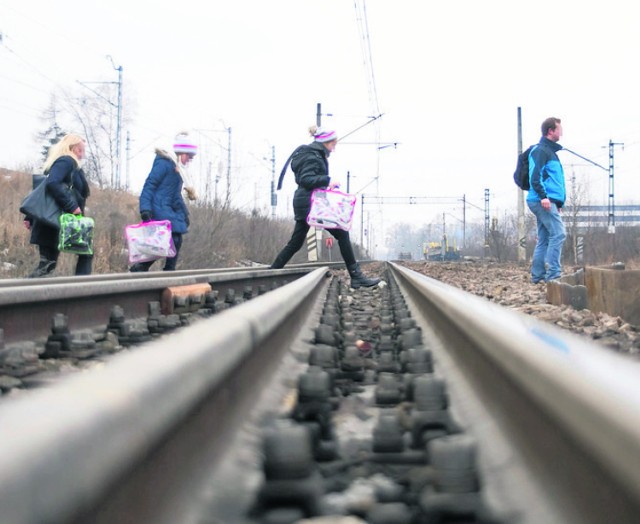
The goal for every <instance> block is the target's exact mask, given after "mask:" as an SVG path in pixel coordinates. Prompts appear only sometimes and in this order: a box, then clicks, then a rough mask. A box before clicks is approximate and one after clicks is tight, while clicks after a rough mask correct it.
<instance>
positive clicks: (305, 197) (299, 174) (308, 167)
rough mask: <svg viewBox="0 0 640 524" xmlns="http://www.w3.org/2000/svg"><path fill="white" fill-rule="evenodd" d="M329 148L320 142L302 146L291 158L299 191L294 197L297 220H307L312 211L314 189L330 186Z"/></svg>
mask: <svg viewBox="0 0 640 524" xmlns="http://www.w3.org/2000/svg"><path fill="white" fill-rule="evenodd" d="M327 156H328V152H327V148H325V147H324V146H323V145H322V144H321V143H319V142H313V143H311V144H309V145H305V146H300V147H299V148H298V149H296V150H295V151H294V152H293V154H292V156H291V170H292V171H293V172H294V174H295V175H296V184H298V189H296V192H295V193H294V195H293V212H294V216H295V219H296V220H306V219H307V215H308V214H309V211H310V209H311V193H312V192H313V190H314V189H318V188H325V187H327V186H328V185H329V182H330V181H331V178H329V162H328V161H327Z"/></svg>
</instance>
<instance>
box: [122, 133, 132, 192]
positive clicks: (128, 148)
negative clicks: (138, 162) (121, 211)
mask: <svg viewBox="0 0 640 524" xmlns="http://www.w3.org/2000/svg"><path fill="white" fill-rule="evenodd" d="M126 152H127V154H126V157H125V158H126V160H127V169H126V174H125V183H124V188H125V190H127V191H128V190H129V186H130V184H131V175H130V171H129V166H130V161H131V137H130V136H129V130H127V145H126Z"/></svg>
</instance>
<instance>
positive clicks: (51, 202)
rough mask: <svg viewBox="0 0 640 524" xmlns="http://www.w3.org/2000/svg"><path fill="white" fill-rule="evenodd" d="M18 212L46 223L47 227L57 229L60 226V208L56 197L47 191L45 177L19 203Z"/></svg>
mask: <svg viewBox="0 0 640 524" xmlns="http://www.w3.org/2000/svg"><path fill="white" fill-rule="evenodd" d="M20 213H23V214H25V215H27V216H28V217H31V218H32V219H34V220H39V221H40V222H42V223H44V224H46V225H47V226H49V227H53V228H55V229H58V228H59V227H60V215H62V209H60V206H58V203H57V202H56V199H55V198H53V196H52V195H51V193H49V191H47V183H46V179H43V180H42V181H41V182H40V183H39V184H38V185H37V186H36V187H35V188H34V189H33V191H31V193H29V194H28V195H27V196H26V197H25V198H24V200H23V201H22V203H21V204H20Z"/></svg>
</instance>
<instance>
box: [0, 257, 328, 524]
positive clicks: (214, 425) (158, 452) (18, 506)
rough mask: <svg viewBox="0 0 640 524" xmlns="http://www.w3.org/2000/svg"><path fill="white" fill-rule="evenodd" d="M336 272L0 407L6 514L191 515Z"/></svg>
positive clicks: (90, 518) (34, 518) (40, 518)
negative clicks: (207, 478)
mask: <svg viewBox="0 0 640 524" xmlns="http://www.w3.org/2000/svg"><path fill="white" fill-rule="evenodd" d="M326 274H327V269H326V268H319V269H316V270H315V271H313V272H310V273H309V272H308V271H307V274H306V275H304V276H302V277H301V278H298V279H297V280H295V281H293V282H292V283H290V284H289V285H287V286H283V287H281V288H278V289H276V290H273V291H271V292H269V293H267V294H265V295H262V296H259V297H257V298H255V299H253V300H251V301H248V302H245V303H243V304H241V305H239V306H237V307H235V308H232V309H229V310H226V311H223V312H221V313H220V314H219V315H214V316H213V317H211V318H209V319H205V320H202V321H200V322H198V323H196V324H195V325H193V326H191V327H189V328H188V329H186V330H183V331H180V332H176V333H174V334H171V335H167V336H165V337H163V338H161V339H159V340H157V341H155V342H151V343H149V344H148V345H146V346H145V347H142V348H139V349H137V350H136V351H133V352H130V353H126V354H120V355H117V356H116V357H115V358H114V360H113V361H111V362H110V363H109V365H107V366H105V367H103V368H101V369H98V370H92V371H91V372H87V373H85V374H81V375H76V376H74V377H72V378H70V379H69V380H68V381H66V382H64V383H59V384H56V385H53V386H51V387H49V388H45V389H42V390H38V391H34V392H32V393H30V394H29V395H25V396H24V397H22V398H17V399H14V401H12V402H10V403H7V404H4V405H0V428H2V431H1V432H0V450H2V452H1V453H0V520H1V521H2V522H7V523H54V522H109V523H113V522H154V523H162V522H167V523H169V522H171V523H175V522H184V521H185V520H184V516H185V515H187V514H188V512H189V511H190V509H192V506H193V503H194V497H195V496H196V494H197V490H195V489H193V486H194V485H197V484H198V483H199V480H200V478H201V476H203V475H206V474H207V472H208V471H210V469H211V467H212V465H213V464H215V463H216V461H217V460H218V459H219V458H220V455H221V453H222V452H223V449H224V448H225V446H226V445H227V443H228V440H229V439H230V438H231V435H232V434H233V431H234V427H235V426H237V425H238V424H239V423H240V422H241V421H242V419H243V417H244V416H245V415H246V412H247V410H248V408H249V407H250V406H251V405H252V403H253V402H254V401H255V398H256V396H257V395H258V394H259V392H260V390H261V387H262V385H263V383H264V380H265V376H268V375H269V372H270V371H273V369H274V368H275V367H276V366H277V365H278V363H279V362H280V360H281V357H282V354H283V352H285V351H286V350H287V349H288V348H289V345H290V344H291V342H292V340H293V339H294V338H295V337H296V336H297V334H298V333H299V332H300V329H301V326H302V325H303V323H304V321H305V319H306V318H307V316H308V314H309V311H310V310H311V309H312V308H313V307H314V305H315V304H316V302H317V301H318V297H320V294H321V292H322V290H326V286H327V285H328V284H327V282H328V280H327V279H326V278H325V277H326Z"/></svg>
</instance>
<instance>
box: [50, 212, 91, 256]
mask: <svg viewBox="0 0 640 524" xmlns="http://www.w3.org/2000/svg"><path fill="white" fill-rule="evenodd" d="M94 224H95V223H94V220H93V218H90V217H85V216H82V215H72V214H71V213H63V214H62V215H60V234H59V235H58V250H59V251H62V252H65V253H75V254H76V255H93V228H94Z"/></svg>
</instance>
